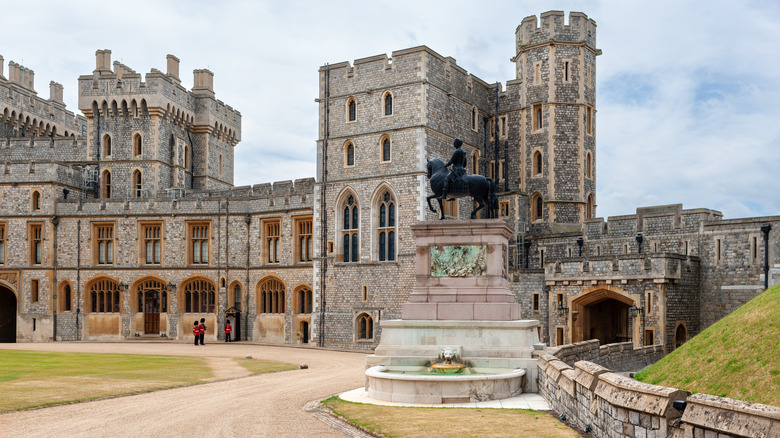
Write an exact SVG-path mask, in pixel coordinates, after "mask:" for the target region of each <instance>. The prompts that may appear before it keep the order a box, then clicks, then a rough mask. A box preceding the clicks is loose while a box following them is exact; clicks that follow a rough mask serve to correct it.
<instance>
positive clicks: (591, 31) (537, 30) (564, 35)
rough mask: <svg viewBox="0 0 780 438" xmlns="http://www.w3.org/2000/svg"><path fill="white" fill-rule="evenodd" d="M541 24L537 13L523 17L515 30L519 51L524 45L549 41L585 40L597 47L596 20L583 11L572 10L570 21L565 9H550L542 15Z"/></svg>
mask: <svg viewBox="0 0 780 438" xmlns="http://www.w3.org/2000/svg"><path fill="white" fill-rule="evenodd" d="M540 18H541V25H540V24H539V21H538V20H537V18H536V16H535V15H530V16H528V17H525V18H524V19H523V22H522V23H520V25H519V26H517V29H516V30H515V39H516V43H517V47H518V51H519V49H520V48H521V47H522V46H528V45H534V44H542V43H548V42H552V43H554V42H580V41H584V42H585V43H586V44H587V45H588V46H590V47H591V48H592V49H593V50H597V49H596V22H595V21H594V20H593V19H590V18H588V16H587V15H585V14H583V13H582V12H574V11H572V12H570V13H569V23H568V24H566V23H565V20H566V16H565V14H564V12H563V11H548V12H545V13H543V14H541V15H540Z"/></svg>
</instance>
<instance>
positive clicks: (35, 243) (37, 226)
mask: <svg viewBox="0 0 780 438" xmlns="http://www.w3.org/2000/svg"><path fill="white" fill-rule="evenodd" d="M27 246H28V253H29V254H28V257H29V261H30V265H33V266H37V265H42V264H43V259H44V257H43V256H44V253H43V251H44V246H43V222H28V223H27ZM6 252H7V251H6Z"/></svg>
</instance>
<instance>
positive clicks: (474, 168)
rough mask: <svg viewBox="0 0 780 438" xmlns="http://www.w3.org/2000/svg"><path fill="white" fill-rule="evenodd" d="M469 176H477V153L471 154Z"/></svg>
mask: <svg viewBox="0 0 780 438" xmlns="http://www.w3.org/2000/svg"><path fill="white" fill-rule="evenodd" d="M471 174H472V175H479V151H474V153H473V154H471Z"/></svg>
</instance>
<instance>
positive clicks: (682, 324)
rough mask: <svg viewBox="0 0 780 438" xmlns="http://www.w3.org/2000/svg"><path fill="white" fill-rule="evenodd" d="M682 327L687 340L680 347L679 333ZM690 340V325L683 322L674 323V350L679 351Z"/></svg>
mask: <svg viewBox="0 0 780 438" xmlns="http://www.w3.org/2000/svg"><path fill="white" fill-rule="evenodd" d="M680 327H682V328H683V330H685V340H683V341H682V342H681V343H680V344H679V345H678V344H677V331H678V330H679V329H680ZM688 339H690V332H689V331H688V323H687V322H685V321H683V320H677V321H675V323H674V348H675V349H677V348H678V347H680V346H681V345H682V344H684V343H686V342H688Z"/></svg>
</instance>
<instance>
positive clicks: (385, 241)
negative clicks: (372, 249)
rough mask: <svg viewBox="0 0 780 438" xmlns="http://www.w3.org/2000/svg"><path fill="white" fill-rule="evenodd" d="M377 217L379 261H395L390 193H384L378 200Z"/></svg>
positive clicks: (392, 209) (392, 201)
mask: <svg viewBox="0 0 780 438" xmlns="http://www.w3.org/2000/svg"><path fill="white" fill-rule="evenodd" d="M377 212H378V214H379V217H378V218H377V219H378V221H377V242H378V249H379V261H382V262H384V261H392V260H395V242H396V228H395V215H396V211H395V201H394V200H393V197H392V196H390V192H385V194H384V195H382V198H381V199H380V202H379V206H378V208H377Z"/></svg>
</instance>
